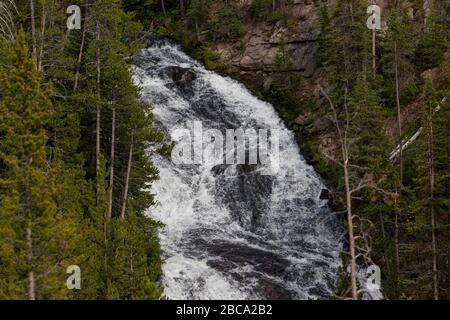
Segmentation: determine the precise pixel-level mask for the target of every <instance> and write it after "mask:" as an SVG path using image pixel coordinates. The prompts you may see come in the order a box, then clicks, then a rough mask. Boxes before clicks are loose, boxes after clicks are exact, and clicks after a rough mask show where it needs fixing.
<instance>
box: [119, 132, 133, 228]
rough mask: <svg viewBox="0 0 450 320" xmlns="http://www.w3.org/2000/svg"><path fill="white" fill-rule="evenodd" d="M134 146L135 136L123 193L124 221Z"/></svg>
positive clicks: (122, 218) (131, 145)
mask: <svg viewBox="0 0 450 320" xmlns="http://www.w3.org/2000/svg"><path fill="white" fill-rule="evenodd" d="M133 145H134V137H133V135H131V143H130V153H129V154H128V166H127V176H126V178H125V188H124V191H123V201H122V211H121V212H120V219H121V220H122V221H123V220H124V219H125V211H126V208H127V201H128V186H129V183H130V174H131V164H132V161H133Z"/></svg>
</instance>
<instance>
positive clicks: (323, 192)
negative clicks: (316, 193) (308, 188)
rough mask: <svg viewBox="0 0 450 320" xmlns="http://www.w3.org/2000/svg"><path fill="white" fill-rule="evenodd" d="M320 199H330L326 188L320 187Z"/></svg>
mask: <svg viewBox="0 0 450 320" xmlns="http://www.w3.org/2000/svg"><path fill="white" fill-rule="evenodd" d="M320 199H326V200H328V199H330V191H329V190H327V189H322V192H321V193H320Z"/></svg>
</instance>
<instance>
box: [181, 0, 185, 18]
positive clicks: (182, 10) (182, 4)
mask: <svg viewBox="0 0 450 320" xmlns="http://www.w3.org/2000/svg"><path fill="white" fill-rule="evenodd" d="M180 12H181V15H182V16H184V0H180Z"/></svg>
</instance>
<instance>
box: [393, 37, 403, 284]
mask: <svg viewBox="0 0 450 320" xmlns="http://www.w3.org/2000/svg"><path fill="white" fill-rule="evenodd" d="M394 51H395V55H394V59H395V62H394V65H395V97H396V103H397V124H398V137H399V140H400V141H402V120H401V109H400V84H399V81H400V80H399V73H398V53H397V43H395V44H394ZM399 162H400V181H399V182H400V183H399V184H400V185H399V187H400V190H399V192H398V194H399V195H401V192H402V188H403V146H402V147H401V148H400V154H399ZM396 201H397V200H396ZM394 220H395V221H394V242H395V259H396V263H395V268H396V274H397V277H398V275H399V273H400V248H399V247H400V244H399V224H398V212H397V208H396V210H395V216H394Z"/></svg>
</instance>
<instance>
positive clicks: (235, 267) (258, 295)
mask: <svg viewBox="0 0 450 320" xmlns="http://www.w3.org/2000/svg"><path fill="white" fill-rule="evenodd" d="M134 80H135V83H136V84H137V85H138V86H139V87H140V88H141V98H142V100H143V101H144V102H146V103H149V104H152V105H153V106H154V115H155V122H156V125H157V126H158V127H159V128H160V129H161V130H163V131H164V132H166V133H167V134H168V136H170V133H171V132H172V131H173V130H174V129H177V128H191V127H192V123H193V122H195V121H201V123H202V125H203V127H204V128H208V129H218V130H220V131H222V132H223V131H225V130H226V129H236V128H243V129H247V128H255V129H261V128H263V129H264V128H265V129H272V130H273V129H276V130H277V132H278V133H279V161H280V164H279V169H278V171H277V172H276V173H274V174H272V175H267V174H263V173H262V172H261V171H260V170H259V167H258V166H252V165H245V164H235V165H214V163H208V162H205V163H202V164H192V165H176V164H174V162H173V161H171V159H167V158H164V157H162V156H159V155H155V156H154V162H155V165H156V166H157V167H158V169H159V170H160V176H161V179H160V180H158V181H156V182H155V183H154V184H153V185H152V187H151V191H152V193H154V194H155V196H156V199H157V202H158V203H157V205H156V206H155V207H152V208H150V209H149V210H148V214H149V215H150V216H151V217H153V218H154V219H156V220H158V221H161V222H163V223H164V227H162V228H161V232H160V240H161V247H162V251H163V260H164V261H163V266H162V279H161V281H162V284H163V286H164V290H165V295H166V296H167V297H168V298H169V299H323V298H328V297H329V296H330V295H332V294H333V291H334V289H335V287H336V282H337V277H338V270H339V267H340V265H341V261H340V251H341V249H342V246H343V233H342V226H341V225H340V223H339V219H337V218H336V217H335V216H334V215H333V214H332V213H331V211H330V210H329V208H328V206H327V202H326V200H323V199H321V198H320V194H321V191H322V190H323V188H324V185H323V184H322V181H321V179H320V177H319V176H318V175H317V174H316V173H315V171H314V169H313V168H312V167H311V166H309V165H308V164H307V163H306V162H305V160H304V159H303V157H302V155H301V153H300V150H299V147H298V145H297V143H296V141H295V138H294V135H293V133H292V132H291V131H289V130H288V129H287V128H286V126H285V125H284V123H283V122H282V120H281V119H280V117H279V116H278V114H277V113H276V111H275V110H274V108H273V106H272V105H270V104H269V103H266V102H264V101H261V100H260V99H258V98H257V97H255V96H254V95H253V94H252V93H251V92H250V91H249V90H247V89H246V88H245V87H244V86H243V85H242V84H240V83H239V82H237V81H235V80H233V79H230V78H228V77H225V76H223V75H219V74H217V73H215V72H212V71H209V70H207V69H206V68H205V67H204V66H203V65H202V64H201V63H199V62H198V61H196V60H194V59H193V58H191V57H190V56H189V55H187V54H186V53H185V52H184V51H183V50H182V49H181V48H180V46H178V45H176V44H174V43H173V42H171V41H169V40H161V39H157V40H153V41H152V44H151V45H150V46H149V47H148V48H147V49H144V50H142V51H141V52H140V53H138V54H137V55H136V56H135V59H134Z"/></svg>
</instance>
